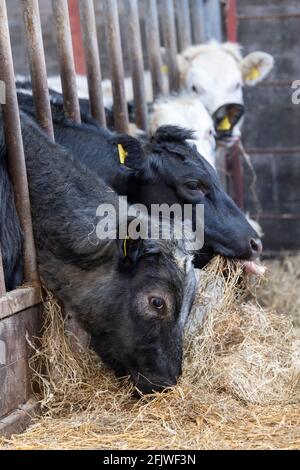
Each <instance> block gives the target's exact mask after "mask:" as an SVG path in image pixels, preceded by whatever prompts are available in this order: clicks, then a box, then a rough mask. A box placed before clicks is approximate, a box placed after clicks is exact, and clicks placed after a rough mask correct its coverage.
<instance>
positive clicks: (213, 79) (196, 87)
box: [177, 41, 274, 143]
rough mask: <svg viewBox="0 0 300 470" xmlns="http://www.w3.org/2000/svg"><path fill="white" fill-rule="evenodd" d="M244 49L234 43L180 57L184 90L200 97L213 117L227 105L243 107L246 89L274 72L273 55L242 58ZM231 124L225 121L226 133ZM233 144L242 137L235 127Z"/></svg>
mask: <svg viewBox="0 0 300 470" xmlns="http://www.w3.org/2000/svg"><path fill="white" fill-rule="evenodd" d="M241 50H242V48H241V46H240V45H239V44H236V43H232V42H225V43H218V42H216V41H210V42H208V43H206V44H200V45H195V46H190V47H188V48H187V49H185V50H184V51H183V52H182V53H181V54H179V55H178V56H177V58H178V67H179V72H180V84H181V88H182V89H186V90H187V91H188V92H192V93H195V94H197V96H198V97H199V98H200V100H201V102H202V103H203V104H204V106H205V107H206V108H207V110H208V111H209V113H210V114H211V115H212V116H213V115H214V113H215V112H216V111H217V110H218V109H219V108H220V107H221V106H223V105H225V104H229V103H236V104H243V102H244V100H243V86H254V85H256V84H257V83H259V82H260V81H262V80H263V79H264V78H265V77H266V76H267V75H268V73H269V72H270V71H271V70H272V68H273V65H274V59H273V57H272V56H271V55H270V54H267V53H265V52H261V51H256V52H252V53H250V54H248V55H247V56H246V57H242V53H241ZM227 125H228V122H227V121H226V120H224V122H223V123H222V128H223V129H222V130H226V126H227ZM233 136H234V138H233V141H232V143H233V142H234V141H235V140H236V139H237V138H238V137H240V129H239V126H235V128H234V133H233Z"/></svg>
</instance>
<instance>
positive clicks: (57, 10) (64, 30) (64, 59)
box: [52, 0, 81, 122]
mask: <svg viewBox="0 0 300 470" xmlns="http://www.w3.org/2000/svg"><path fill="white" fill-rule="evenodd" d="M52 8H53V16H54V19H55V24H56V35H57V48H58V56H59V65H60V76H61V84H62V91H63V100H64V111H65V114H66V116H67V117H68V118H70V119H73V120H74V121H76V122H81V119H80V108H79V102H78V95H77V83H76V72H75V64H74V57H73V47H72V36H71V27H70V19H69V10H68V1H67V0H52Z"/></svg>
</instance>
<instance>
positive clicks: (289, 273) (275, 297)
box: [256, 255, 300, 327]
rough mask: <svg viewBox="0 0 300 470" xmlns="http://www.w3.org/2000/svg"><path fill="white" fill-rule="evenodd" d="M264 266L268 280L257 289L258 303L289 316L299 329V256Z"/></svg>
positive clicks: (274, 261) (268, 262)
mask: <svg viewBox="0 0 300 470" xmlns="http://www.w3.org/2000/svg"><path fill="white" fill-rule="evenodd" d="M264 264H265V265H266V267H267V270H268V279H267V282H264V283H262V284H261V285H260V286H259V287H258V289H257V292H256V295H257V298H258V301H259V302H260V304H261V305H262V306H263V307H267V308H271V309H272V310H274V311H276V312H277V313H278V314H283V315H289V316H290V318H292V321H293V323H294V325H295V326H296V327H300V255H298V256H286V257H285V258H283V259H282V260H277V259H276V260H271V261H265V263H264Z"/></svg>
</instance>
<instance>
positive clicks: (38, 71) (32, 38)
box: [22, 0, 54, 140]
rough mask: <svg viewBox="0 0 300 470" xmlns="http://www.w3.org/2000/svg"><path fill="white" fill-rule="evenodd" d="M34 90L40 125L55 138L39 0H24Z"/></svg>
mask: <svg viewBox="0 0 300 470" xmlns="http://www.w3.org/2000/svg"><path fill="white" fill-rule="evenodd" d="M22 4H23V14H24V22H25V31H26V38H27V46H28V47H27V49H28V54H29V64H30V74H31V81H32V92H33V98H34V104H35V109H36V117H37V121H38V123H39V124H40V126H41V127H42V128H43V129H44V130H45V131H46V132H47V133H48V135H49V137H50V138H52V139H53V140H54V132H53V124H52V116H51V107H50V102H49V91H48V83H47V72H46V63H45V54H44V47H43V38H42V30H41V20H40V12H39V4H38V0H22Z"/></svg>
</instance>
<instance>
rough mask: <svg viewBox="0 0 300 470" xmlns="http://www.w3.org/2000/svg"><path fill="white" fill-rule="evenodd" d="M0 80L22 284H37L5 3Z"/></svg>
mask: <svg viewBox="0 0 300 470" xmlns="http://www.w3.org/2000/svg"><path fill="white" fill-rule="evenodd" d="M0 80H2V81H3V82H4V83H5V85H6V104H4V105H2V112H3V120H4V132H5V142H6V148H7V165H8V169H9V172H10V175H11V180H12V184H13V187H14V194H15V202H16V208H17V211H18V215H19V219H20V223H21V227H22V230H23V234H24V243H23V254H24V275H25V280H26V281H28V282H31V283H37V282H38V281H39V277H38V274H37V264H36V253H35V247H34V239H33V230H32V220H31V210H30V201H29V191H28V184H27V174H26V166H25V158H24V149H23V141H22V133H21V124H20V116H19V107H18V101H17V94H16V86H15V74H14V67H13V59H12V52H11V45H10V37H9V29H8V19H7V11H6V2H5V0H0Z"/></svg>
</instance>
